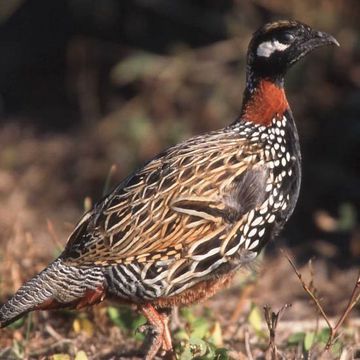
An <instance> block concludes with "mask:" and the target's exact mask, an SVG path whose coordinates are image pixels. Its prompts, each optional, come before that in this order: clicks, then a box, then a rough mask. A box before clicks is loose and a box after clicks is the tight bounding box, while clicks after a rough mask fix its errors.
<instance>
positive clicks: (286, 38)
mask: <svg viewBox="0 0 360 360" xmlns="http://www.w3.org/2000/svg"><path fill="white" fill-rule="evenodd" d="M294 39H295V36H294V35H293V34H291V33H289V32H283V33H281V34H279V35H278V36H277V40H278V41H279V42H281V43H282V44H290V43H292V42H293V41H294Z"/></svg>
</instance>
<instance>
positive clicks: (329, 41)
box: [309, 31, 340, 47]
mask: <svg viewBox="0 0 360 360" xmlns="http://www.w3.org/2000/svg"><path fill="white" fill-rule="evenodd" d="M312 35H313V36H312V37H311V39H310V40H309V41H310V42H312V44H313V46H314V45H315V44H316V45H315V47H318V46H322V45H336V46H340V44H339V42H338V41H337V40H336V39H335V38H334V37H333V36H332V35H330V34H328V33H326V32H322V31H313V32H312Z"/></svg>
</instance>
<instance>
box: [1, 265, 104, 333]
mask: <svg viewBox="0 0 360 360" xmlns="http://www.w3.org/2000/svg"><path fill="white" fill-rule="evenodd" d="M104 282H105V279H104V275H103V272H102V271H101V269H100V268H98V267H92V268H79V267H75V266H68V265H65V264H64V263H63V261H62V260H61V259H57V260H55V261H54V262H53V263H52V264H50V265H49V266H48V267H47V268H46V269H44V270H43V271H42V272H41V273H40V274H38V275H36V276H35V277H34V278H32V279H31V280H29V281H28V282H27V283H25V284H24V285H23V286H22V287H21V288H20V289H19V290H18V291H17V292H16V294H15V295H14V296H13V297H12V298H11V299H10V300H9V301H8V302H6V303H5V304H3V305H2V306H1V307H0V327H5V326H7V325H8V324H10V323H12V322H13V321H15V320H17V319H18V318H20V317H21V316H23V315H25V314H26V313H28V312H29V311H32V310H36V309H54V308H61V307H66V306H69V305H73V304H77V303H78V302H79V301H81V300H82V299H83V298H84V297H86V295H87V294H88V292H89V291H90V292H91V291H92V292H97V290H98V289H99V288H100V289H103V288H104ZM84 304H86V302H85V303H84Z"/></svg>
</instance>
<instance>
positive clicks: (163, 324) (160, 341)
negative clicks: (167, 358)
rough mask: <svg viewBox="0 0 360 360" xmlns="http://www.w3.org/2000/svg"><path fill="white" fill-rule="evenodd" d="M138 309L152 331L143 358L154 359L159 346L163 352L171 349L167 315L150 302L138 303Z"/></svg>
mask: <svg viewBox="0 0 360 360" xmlns="http://www.w3.org/2000/svg"><path fill="white" fill-rule="evenodd" d="M139 309H140V310H141V311H142V312H143V314H144V315H145V317H146V318H147V320H148V322H149V325H150V326H151V330H152V332H153V338H152V339H151V345H150V349H149V350H148V352H147V354H146V358H145V359H146V360H152V359H154V357H155V356H156V354H157V352H158V351H159V349H160V348H162V349H163V350H164V351H165V352H170V351H172V343H171V334H170V330H169V315H168V314H167V313H166V312H163V313H159V312H158V311H156V310H155V308H154V307H153V306H152V305H150V304H144V305H140V306H139Z"/></svg>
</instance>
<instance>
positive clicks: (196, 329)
mask: <svg viewBox="0 0 360 360" xmlns="http://www.w3.org/2000/svg"><path fill="white" fill-rule="evenodd" d="M209 328H210V326H209V322H208V321H207V319H205V318H201V317H200V318H197V319H196V320H194V321H193V323H192V324H191V333H190V337H194V338H199V339H202V338H204V337H205V336H206V335H207V333H208V332H209Z"/></svg>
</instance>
